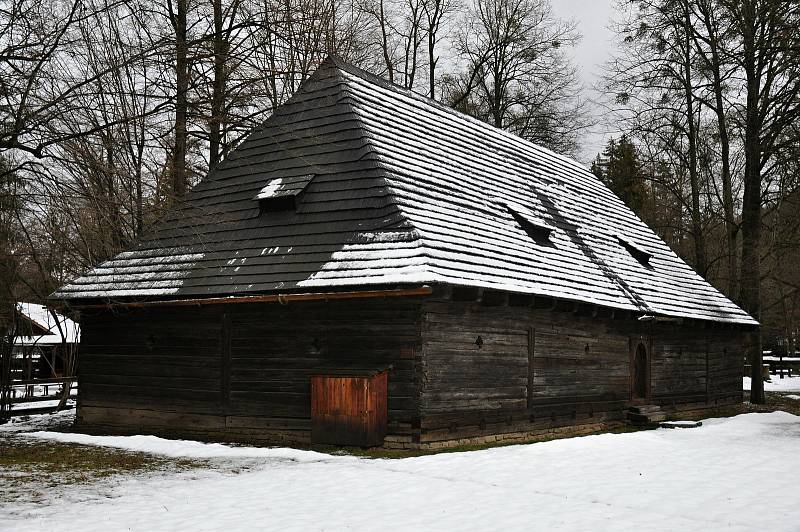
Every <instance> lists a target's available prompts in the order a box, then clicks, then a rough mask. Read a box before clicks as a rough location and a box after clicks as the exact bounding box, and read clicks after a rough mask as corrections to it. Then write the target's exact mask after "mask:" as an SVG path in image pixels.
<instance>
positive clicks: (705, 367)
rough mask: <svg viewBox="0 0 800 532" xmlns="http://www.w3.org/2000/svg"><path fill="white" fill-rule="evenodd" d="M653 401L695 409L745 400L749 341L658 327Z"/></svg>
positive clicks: (731, 334)
mask: <svg viewBox="0 0 800 532" xmlns="http://www.w3.org/2000/svg"><path fill="white" fill-rule="evenodd" d="M651 335H652V339H653V341H652V353H651V373H650V385H651V397H652V402H653V403H655V404H660V405H662V406H663V407H668V408H674V409H678V410H680V409H683V408H694V407H696V406H697V404H698V403H706V404H709V405H711V406H713V405H716V404H725V403H731V402H740V401H741V399H742V364H743V360H744V338H745V337H744V335H743V334H742V333H741V332H739V331H737V330H734V329H714V328H711V327H697V326H695V327H686V326H679V325H676V324H656V325H655V326H654V327H653V330H652V333H651Z"/></svg>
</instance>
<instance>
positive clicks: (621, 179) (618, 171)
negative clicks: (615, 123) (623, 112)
mask: <svg viewBox="0 0 800 532" xmlns="http://www.w3.org/2000/svg"><path fill="white" fill-rule="evenodd" d="M592 173H594V175H596V176H597V177H598V178H600V180H601V181H603V183H605V184H606V186H608V187H609V188H610V189H611V190H612V191H613V192H614V194H616V195H617V196H618V197H619V198H620V199H621V200H622V201H624V202H625V205H627V206H628V207H630V208H631V209H632V210H633V212H635V213H636V214H637V215H638V216H639V217H640V218H643V219H646V218H648V217H647V216H645V214H646V213H645V211H646V208H647V205H648V201H647V200H648V197H649V193H648V188H647V184H646V182H645V175H644V171H643V169H642V164H641V162H640V160H639V153H638V150H637V149H636V145H635V144H633V143H632V142H631V141H630V140H628V137H627V136H625V135H623V136H622V137H621V138H620V139H619V141H616V140H614V139H613V138H612V139H611V140H609V141H608V145H607V146H606V149H605V150H603V153H602V154H599V155H598V156H597V158H596V159H595V160H594V162H593V163H592Z"/></svg>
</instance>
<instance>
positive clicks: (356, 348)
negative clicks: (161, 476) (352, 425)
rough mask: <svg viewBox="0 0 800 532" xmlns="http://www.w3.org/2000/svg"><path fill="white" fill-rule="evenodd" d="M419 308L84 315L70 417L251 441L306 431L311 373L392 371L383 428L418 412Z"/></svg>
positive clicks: (397, 427)
mask: <svg viewBox="0 0 800 532" xmlns="http://www.w3.org/2000/svg"><path fill="white" fill-rule="evenodd" d="M419 328H420V307H419V303H414V302H413V301H409V300H400V299H386V300H374V301H336V302H330V303H325V302H313V303H292V304H289V305H285V306H284V305H279V304H270V303H264V304H252V305H250V304H247V305H230V306H228V305H215V306H210V307H198V308H191V307H188V308H187V307H182V308H180V309H162V308H158V309H139V310H133V311H125V312H117V313H110V312H103V313H97V314H93V315H88V316H85V317H84V319H83V324H82V336H83V338H82V346H81V350H82V351H81V356H80V370H79V375H80V389H81V394H80V403H79V413H78V419H79V421H80V422H82V423H83V424H84V425H118V426H121V425H125V424H126V423H128V424H130V425H133V427H132V428H144V427H155V426H164V427H169V428H170V429H175V430H176V431H177V430H179V429H190V430H196V431H198V432H213V431H217V430H219V431H226V432H227V433H229V434H237V433H238V434H245V435H250V436H253V437H258V436H259V435H267V436H268V435H269V434H270V432H271V431H272V432H274V433H275V434H278V435H279V436H281V439H285V438H283V432H284V431H287V430H288V431H292V430H295V431H300V434H295V435H294V440H296V441H301V442H302V441H305V440H307V437H308V430H309V428H310V424H309V420H310V376H311V374H312V373H313V372H315V371H318V370H320V368H325V367H334V368H335V367H345V366H350V365H361V366H365V367H373V366H389V365H391V366H392V369H391V371H390V374H389V423H390V432H392V431H393V432H395V433H401V434H405V433H408V432H409V431H410V430H411V424H412V422H413V421H414V420H415V419H416V418H417V417H418V413H417V400H416V396H415V390H416V387H415V383H414V378H415V372H414V357H415V355H416V354H418V353H419V352H420V345H419Z"/></svg>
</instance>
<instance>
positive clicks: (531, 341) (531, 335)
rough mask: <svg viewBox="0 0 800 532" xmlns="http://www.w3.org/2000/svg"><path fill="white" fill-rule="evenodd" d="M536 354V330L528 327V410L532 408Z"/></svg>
mask: <svg viewBox="0 0 800 532" xmlns="http://www.w3.org/2000/svg"><path fill="white" fill-rule="evenodd" d="M535 353H536V329H534V328H533V327H528V390H527V395H528V409H530V408H531V407H532V406H533V377H534V372H533V370H534V365H533V363H534V355H535Z"/></svg>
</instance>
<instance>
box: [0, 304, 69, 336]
mask: <svg viewBox="0 0 800 532" xmlns="http://www.w3.org/2000/svg"><path fill="white" fill-rule="evenodd" d="M17 312H19V314H21V315H22V316H23V317H24V318H26V319H27V320H29V323H23V324H22V325H21V326H20V330H19V331H18V333H19V335H18V336H17V337H16V338H15V339H14V343H15V344H16V345H55V344H60V343H61V341H62V335H63V339H64V341H66V343H68V344H72V343H77V342H79V341H80V338H81V329H80V325H78V324H77V323H76V322H74V321H72V320H71V319H69V318H67V317H66V316H63V315H61V314H59V313H58V312H56V313H55V314H56V317H57V318H58V322H57V321H56V319H54V318H53V315H52V314H51V313H50V311H49V310H47V308H46V307H44V306H43V305H37V304H36V303H25V302H19V303H17ZM59 325H60V327H59Z"/></svg>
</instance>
